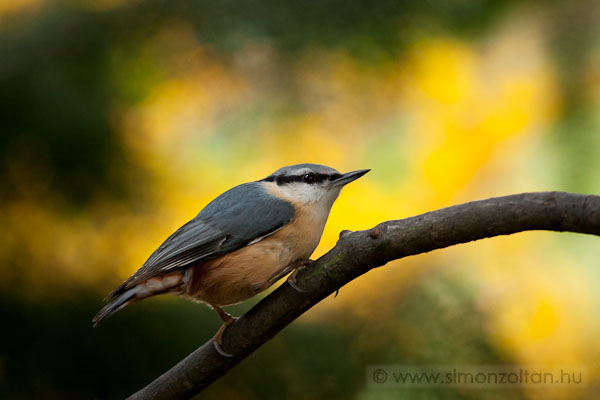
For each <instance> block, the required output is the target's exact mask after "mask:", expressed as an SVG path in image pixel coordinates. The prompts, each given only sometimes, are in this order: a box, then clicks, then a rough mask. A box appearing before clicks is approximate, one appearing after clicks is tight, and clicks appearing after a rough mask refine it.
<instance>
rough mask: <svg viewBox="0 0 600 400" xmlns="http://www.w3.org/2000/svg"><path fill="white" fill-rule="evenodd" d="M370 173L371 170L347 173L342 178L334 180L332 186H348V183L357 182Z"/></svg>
mask: <svg viewBox="0 0 600 400" xmlns="http://www.w3.org/2000/svg"><path fill="white" fill-rule="evenodd" d="M369 171H370V169H361V170H358V171H352V172H347V173H345V174H342V176H340V177H339V178H337V179H335V180H333V181H332V182H331V184H332V186H334V187H338V186H344V185H347V184H348V183H350V182H352V181H355V180H357V179H358V178H360V177H361V176H363V175H364V174H366V173H367V172H369Z"/></svg>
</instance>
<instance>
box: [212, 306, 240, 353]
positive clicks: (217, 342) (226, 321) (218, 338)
mask: <svg viewBox="0 0 600 400" xmlns="http://www.w3.org/2000/svg"><path fill="white" fill-rule="evenodd" d="M211 306H212V308H214V309H215V311H216V312H217V313H218V314H219V317H221V319H222V320H223V325H221V327H220V328H219V330H218V331H217V333H216V334H215V336H214V337H213V339H212V340H213V345H214V346H215V349H216V350H217V352H218V353H219V354H220V355H222V356H223V357H233V354H229V353H227V352H226V351H224V350H223V349H222V348H221V343H222V342H223V332H225V329H227V327H228V326H229V325H230V324H231V323H232V322H233V321H235V320H236V319H237V318H236V317H234V316H232V315H231V314H229V313H228V312H225V311H223V309H222V308H221V307H219V306H214V305H211Z"/></svg>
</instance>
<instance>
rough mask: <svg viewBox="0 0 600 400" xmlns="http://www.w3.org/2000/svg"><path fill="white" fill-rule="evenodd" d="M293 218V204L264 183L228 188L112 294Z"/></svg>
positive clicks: (208, 256) (215, 254) (222, 251)
mask: <svg viewBox="0 0 600 400" xmlns="http://www.w3.org/2000/svg"><path fill="white" fill-rule="evenodd" d="M292 218H294V207H293V206H292V205H291V204H290V203H288V202H287V201H285V200H282V199H279V198H277V197H274V196H271V195H270V194H269V193H267V192H266V190H265V189H264V187H263V186H262V183H260V182H250V183H244V184H242V185H239V186H236V187H234V188H232V189H229V190H228V191H226V192H225V193H223V194H221V195H220V196H218V197H217V198H216V199H214V200H213V201H211V202H210V203H209V204H208V205H207V206H206V207H205V208H204V209H203V210H202V211H200V213H199V214H198V215H197V216H196V217H195V218H194V219H192V220H191V221H189V222H188V223H186V224H185V225H183V226H182V227H181V228H179V229H178V230H177V231H175V233H173V234H172V235H171V236H169V238H168V239H167V240H165V242H164V243H163V244H162V245H161V246H160V247H159V248H158V249H156V251H154V253H152V255H151V256H150V258H148V260H147V261H146V262H145V263H144V265H143V266H142V268H140V269H139V270H138V271H137V272H136V273H135V274H134V275H133V276H132V277H131V278H129V279H128V280H127V281H125V282H124V283H123V284H122V285H121V286H120V287H118V288H117V289H116V290H115V291H114V292H113V293H112V296H116V295H119V294H120V293H122V292H123V291H124V290H127V289H128V288H130V287H132V286H135V285H136V284H137V283H139V282H142V281H145V280H146V279H149V278H151V277H153V276H156V275H159V274H162V273H165V272H169V271H173V270H176V269H181V268H185V267H187V266H190V265H191V264H194V263H197V262H198V261H201V260H208V259H212V258H216V257H219V256H222V255H224V254H227V253H230V252H232V251H235V250H238V249H240V248H242V247H244V246H246V245H248V244H249V243H250V242H252V241H253V240H255V239H258V238H261V237H264V236H268V235H269V234H271V233H273V232H275V231H276V230H278V229H280V228H281V227H282V226H284V225H286V224H287V223H289V222H290V221H291V220H292Z"/></svg>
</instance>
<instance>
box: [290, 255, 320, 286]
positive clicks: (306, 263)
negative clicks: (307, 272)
mask: <svg viewBox="0 0 600 400" xmlns="http://www.w3.org/2000/svg"><path fill="white" fill-rule="evenodd" d="M312 263H314V261H313V260H306V261H304V262H302V264H300V265H299V266H297V267H296V268H294V272H292V273H291V274H290V276H289V277H288V279H287V283H289V285H290V286H291V287H293V288H294V289H295V290H296V291H298V292H300V293H306V290H302V289H300V288H299V287H298V285H297V283H296V276H298V272H300V271H302V270H303V269H304V268H306V267H307V266H309V265H310V264H312Z"/></svg>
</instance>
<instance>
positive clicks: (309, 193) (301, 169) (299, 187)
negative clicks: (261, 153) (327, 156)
mask: <svg viewBox="0 0 600 400" xmlns="http://www.w3.org/2000/svg"><path fill="white" fill-rule="evenodd" d="M369 171H370V170H369V169H362V170H358V171H352V172H347V173H345V174H340V173H339V172H338V171H336V170H335V169H333V168H331V167H327V166H325V165H319V164H297V165H290V166H288V167H283V168H280V169H278V170H277V171H275V172H273V173H272V174H271V175H269V176H268V177H266V178H265V179H263V180H262V182H267V183H269V184H270V185H272V186H273V187H272V189H273V190H272V191H273V192H275V193H277V194H278V195H279V196H280V197H283V198H284V199H286V200H288V201H291V202H293V203H296V204H311V203H320V204H322V205H323V206H329V207H331V205H332V204H333V202H334V201H335V199H336V198H337V197H338V195H339V194H340V190H342V188H343V187H344V186H345V185H347V184H348V183H350V182H352V181H354V180H356V179H358V178H360V177H361V176H363V175H364V174H366V173H367V172H369Z"/></svg>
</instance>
